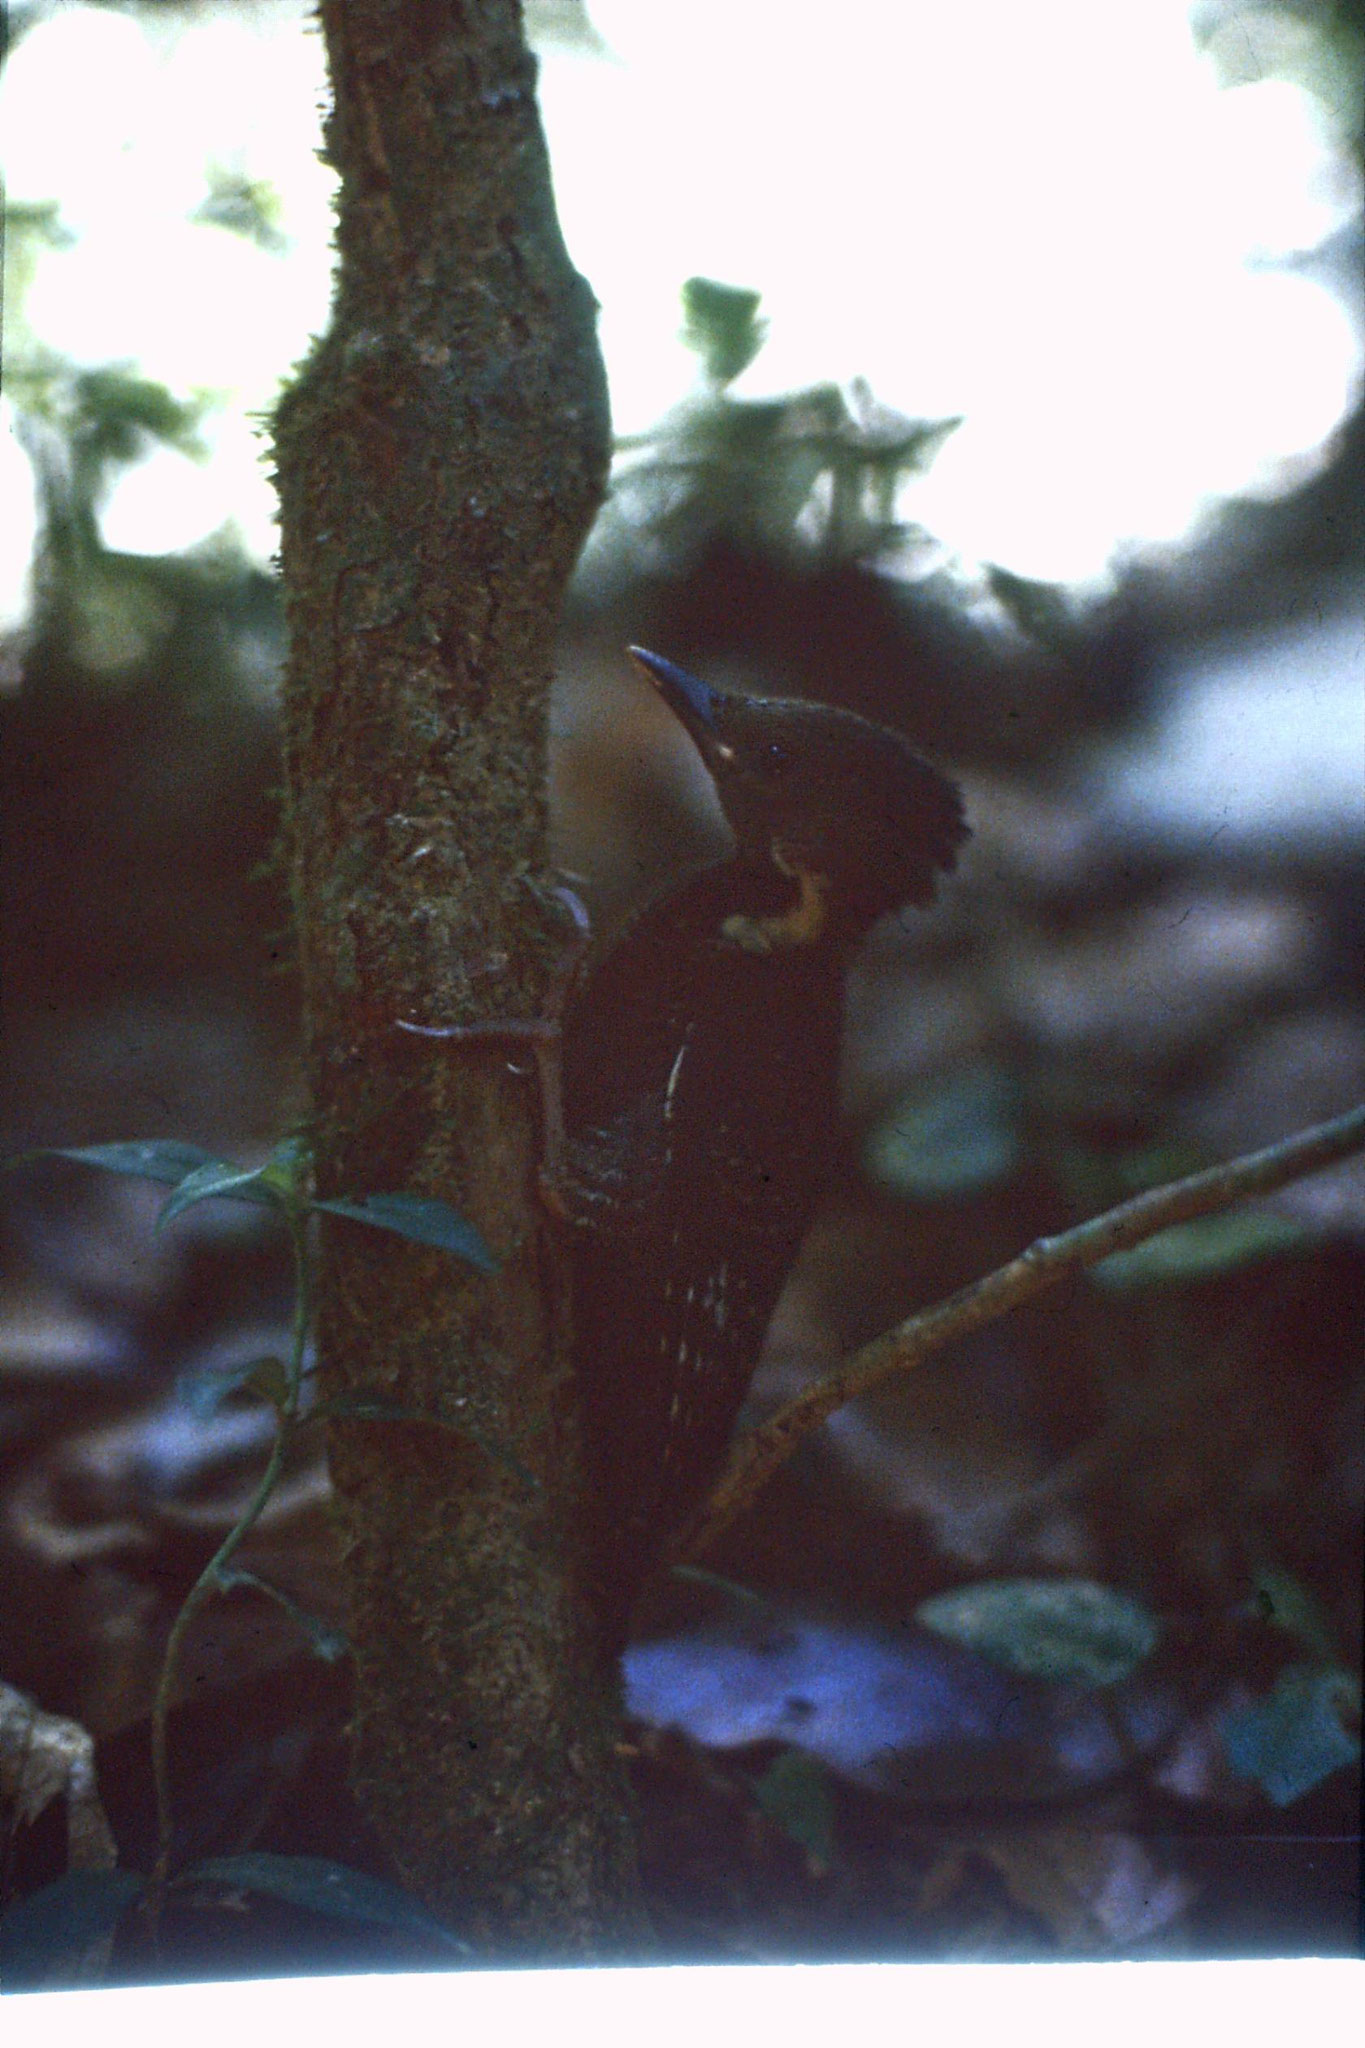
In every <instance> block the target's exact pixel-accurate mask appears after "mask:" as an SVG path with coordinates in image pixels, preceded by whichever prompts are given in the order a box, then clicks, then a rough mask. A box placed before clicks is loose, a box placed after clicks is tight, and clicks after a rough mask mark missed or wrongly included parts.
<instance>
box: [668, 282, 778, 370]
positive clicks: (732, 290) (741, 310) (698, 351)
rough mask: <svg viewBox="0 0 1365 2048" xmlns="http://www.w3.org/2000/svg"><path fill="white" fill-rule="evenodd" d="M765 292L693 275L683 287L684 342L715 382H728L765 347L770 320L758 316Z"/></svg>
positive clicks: (745, 367)
mask: <svg viewBox="0 0 1365 2048" xmlns="http://www.w3.org/2000/svg"><path fill="white" fill-rule="evenodd" d="M761 299H762V293H760V292H755V291H748V290H746V289H745V288H744V287H743V286H740V285H733V284H718V283H717V282H716V281H715V279H714V278H710V277H689V278H688V280H687V282H686V283H685V284H684V286H683V288H682V302H683V336H682V338H683V341H684V342H685V343H686V345H687V347H688V348H690V349H691V350H692V353H693V354H694V355H696V356H699V357H700V358H701V364H702V368H703V370H704V371H705V373H706V376H707V377H708V378H709V380H710V381H711V382H712V383H713V384H728V383H730V382H731V380H732V379H733V378H735V377H737V376H738V375H739V373H740V371H741V370H745V369H747V368H748V366H749V364H750V363H751V362H752V361H753V359H754V357H755V356H756V355H757V354H758V352H759V350H760V349H761V348H762V346H763V342H764V338H765V336H766V335H767V331H768V323H767V321H766V320H760V318H759V317H758V308H759V304H760V302H761Z"/></svg>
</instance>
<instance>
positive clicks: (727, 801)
mask: <svg viewBox="0 0 1365 2048" xmlns="http://www.w3.org/2000/svg"><path fill="white" fill-rule="evenodd" d="M630 652H631V655H632V657H633V658H634V660H635V661H636V662H637V663H638V665H639V666H640V667H641V668H642V669H643V670H644V672H645V674H646V675H647V676H648V677H649V679H650V681H651V682H652V683H653V684H654V686H655V688H656V689H657V690H658V692H659V694H660V696H661V697H662V698H663V699H664V701H665V703H666V704H667V705H668V706H669V708H670V710H671V711H672V712H673V714H674V716H675V717H676V718H677V719H678V721H679V723H680V724H681V725H682V726H683V727H684V728H685V729H686V731H687V732H688V734H689V735H690V736H691V739H692V741H693V743H694V744H695V746H696V748H697V751H698V752H699V753H700V755H701V757H702V760H703V761H704V762H705V764H706V766H707V768H708V770H709V771H710V774H711V777H712V780H713V781H714V783H715V786H716V793H717V795H718V796H719V798H720V802H721V807H722V809H723V810H724V812H725V816H726V818H727V820H728V821H729V824H730V828H731V830H732V831H733V832H734V835H735V838H736V840H737V841H738V850H739V853H740V855H741V857H743V858H744V859H747V860H750V861H758V862H770V863H772V864H773V865H774V866H776V867H777V868H779V869H781V871H782V872H783V873H784V874H788V875H791V876H794V877H811V878H815V880H816V882H817V883H818V885H819V886H820V888H821V889H822V890H823V891H825V892H827V898H828V904H829V908H830V910H831V911H832V912H833V913H834V914H835V916H836V917H838V919H839V920H840V922H843V923H855V924H859V925H866V924H868V923H870V922H871V921H872V919H873V918H875V917H877V916H880V915H881V914H882V912H884V911H888V910H892V909H895V908H896V907H897V906H898V905H900V904H904V903H927V902H928V901H929V899H930V898H931V897H932V895H933V893H934V883H935V880H936V878H937V876H938V875H939V874H940V873H946V872H948V871H949V870H951V869H952V867H953V866H954V864H955V862H956V859H957V849H958V847H959V845H960V844H961V842H962V841H963V839H965V838H966V836H967V826H966V823H965V821H964V819H963V815H962V801H961V797H960V795H959V793H958V790H957V787H956V785H955V784H954V783H952V782H950V781H949V780H948V778H947V777H946V776H944V775H940V774H939V772H938V770H937V769H935V768H931V767H930V766H929V764H928V762H927V761H922V760H921V759H920V758H919V756H918V755H917V754H916V753H914V752H913V751H912V749H911V748H910V746H909V745H908V743H907V742H906V741H905V740H903V739H902V738H901V737H900V735H899V734H897V733H893V732H888V731H887V729H886V728H885V727H884V726H880V725H874V724H872V723H871V722H870V720H868V719H866V718H859V717H858V716H857V715H856V713H854V712H852V711H837V710H834V709H833V708H831V707H830V706H829V705H825V704H810V703H804V702H801V701H800V700H796V699H788V698H780V697H748V696H743V695H739V694H735V693H731V692H728V691H724V690H717V689H713V688H712V687H711V685H710V684H708V683H703V682H701V681H699V680H698V678H697V677H696V676H692V675H689V674H688V673H687V671H686V670H685V669H681V668H678V667H676V666H675V665H674V663H672V662H671V661H665V660H664V659H663V657H662V656H661V655H657V654H649V653H647V652H646V651H645V650H644V649H643V648H640V647H632V648H631V650H630Z"/></svg>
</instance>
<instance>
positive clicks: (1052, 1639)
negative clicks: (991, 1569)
mask: <svg viewBox="0 0 1365 2048" xmlns="http://www.w3.org/2000/svg"><path fill="white" fill-rule="evenodd" d="M917 1618H918V1620H920V1621H921V1622H923V1624H924V1626H925V1627H926V1628H931V1629H933V1630H934V1631H935V1632H936V1633H937V1634H938V1635H941V1636H948V1637H950V1638H951V1639H952V1640H953V1641H954V1642H957V1643H962V1644H963V1645H964V1646H965V1647H966V1648H967V1649H969V1650H976V1651H978V1652H979V1653H980V1655H981V1656H983V1657H989V1658H991V1660H992V1661H993V1662H994V1663H996V1664H1003V1665H1005V1666H1006V1667H1007V1668H1008V1669H1009V1670H1011V1671H1021V1672H1027V1673H1028V1674H1030V1675H1031V1676H1033V1677H1035V1678H1051V1679H1060V1680H1066V1681H1068V1682H1069V1683H1071V1684H1072V1685H1087V1686H1098V1685H1116V1684H1118V1682H1119V1681H1120V1679H1124V1678H1127V1677H1128V1676H1129V1675H1130V1673H1131V1672H1133V1671H1135V1670H1136V1669H1137V1667H1138V1665H1139V1664H1141V1663H1142V1662H1143V1660H1144V1658H1146V1657H1149V1656H1150V1655H1151V1653H1152V1651H1153V1650H1154V1649H1155V1648H1156V1643H1157V1637H1158V1633H1159V1632H1158V1629H1157V1625H1156V1623H1155V1621H1154V1620H1153V1619H1152V1617H1151V1615H1150V1614H1148V1612H1147V1610H1146V1608H1145V1607H1143V1606H1142V1605H1141V1604H1140V1603H1139V1602H1138V1601H1136V1600H1134V1599H1132V1598H1131V1597H1130V1596H1129V1595H1128V1594H1127V1593H1116V1592H1114V1591H1113V1590H1112V1589H1111V1588H1110V1587H1108V1586H1097V1585H1096V1584H1095V1583H1094V1582H1093V1580H1090V1579H990V1580H985V1581H983V1582H982V1583H981V1584H980V1585H976V1586H959V1587H958V1588H957V1589H956V1590H955V1591H954V1592H951V1593H939V1594H937V1595H936V1596H935V1597H934V1598H933V1599H932V1600H926V1601H925V1602H924V1604H923V1605H922V1606H921V1607H920V1608H919V1609H918V1610H917Z"/></svg>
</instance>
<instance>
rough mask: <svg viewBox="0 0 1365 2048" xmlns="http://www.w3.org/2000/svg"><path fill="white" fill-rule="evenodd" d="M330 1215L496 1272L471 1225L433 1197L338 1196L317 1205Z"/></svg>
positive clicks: (495, 1263) (487, 1250)
mask: <svg viewBox="0 0 1365 2048" xmlns="http://www.w3.org/2000/svg"><path fill="white" fill-rule="evenodd" d="M313 1207H314V1208H315V1209H324V1210H325V1211H326V1212H327V1214H328V1215H329V1216H346V1217H349V1218H350V1220H351V1221H352V1222H353V1223H371V1224H373V1225H374V1227H375V1228H376V1229H377V1230H391V1231H393V1233H394V1235H395V1236H397V1237H406V1238H409V1239H410V1240H411V1241H412V1243H413V1244H429V1245H434V1246H435V1247H436V1249H437V1250H438V1251H443V1252H454V1253H455V1255H456V1257H457V1258H461V1259H464V1260H465V1262H466V1263H467V1264H468V1265H471V1266H474V1267H476V1268H477V1269H478V1271H479V1272H480V1273H496V1272H497V1270H498V1261H497V1259H496V1258H495V1257H494V1255H493V1253H492V1252H491V1251H490V1250H489V1249H488V1246H487V1245H486V1244H485V1243H484V1241H483V1239H482V1238H481V1237H480V1235H479V1233H478V1231H477V1230H476V1229H475V1228H474V1226H473V1224H472V1223H466V1221H465V1219H464V1217H463V1216H461V1215H460V1214H459V1213H458V1211H457V1210H455V1209H452V1208H451V1207H450V1204H449V1203H448V1202H440V1201H437V1200H436V1199H435V1198H434V1197H432V1196H430V1195H408V1194H397V1195H361V1196H359V1197H358V1198H357V1199H356V1200H355V1201H351V1200H348V1199H347V1198H345V1197H339V1198H338V1199H337V1200H335V1201H330V1202H314V1204H313Z"/></svg>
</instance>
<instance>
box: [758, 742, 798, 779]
mask: <svg viewBox="0 0 1365 2048" xmlns="http://www.w3.org/2000/svg"><path fill="white" fill-rule="evenodd" d="M758 765H759V767H760V769H761V770H762V772H763V773H764V774H765V775H781V774H782V773H783V771H784V770H785V769H786V768H788V767H789V766H790V765H791V753H790V751H789V750H788V749H787V748H786V747H784V746H783V744H782V742H781V740H768V741H767V742H766V744H765V745H763V746H762V747H760V748H759V752H758Z"/></svg>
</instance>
